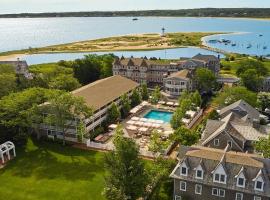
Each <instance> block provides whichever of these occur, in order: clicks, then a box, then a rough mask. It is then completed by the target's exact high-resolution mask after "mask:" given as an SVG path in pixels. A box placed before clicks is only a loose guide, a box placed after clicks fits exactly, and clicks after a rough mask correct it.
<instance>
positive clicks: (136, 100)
mask: <svg viewBox="0 0 270 200" xmlns="http://www.w3.org/2000/svg"><path fill="white" fill-rule="evenodd" d="M130 99H131V106H132V107H135V106H137V105H139V104H140V103H141V101H142V100H141V96H140V93H139V92H138V90H137V89H135V90H133V92H132V94H131V97H130Z"/></svg>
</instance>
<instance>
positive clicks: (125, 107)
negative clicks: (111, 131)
mask: <svg viewBox="0 0 270 200" xmlns="http://www.w3.org/2000/svg"><path fill="white" fill-rule="evenodd" d="M121 105H122V108H121V116H122V118H125V117H127V116H128V114H129V111H130V109H131V106H130V100H129V98H128V96H127V94H124V95H123V96H122V97H121Z"/></svg>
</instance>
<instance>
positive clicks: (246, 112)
mask: <svg viewBox="0 0 270 200" xmlns="http://www.w3.org/2000/svg"><path fill="white" fill-rule="evenodd" d="M239 109H240V112H238V113H239V114H240V113H241V115H242V118H243V120H245V121H251V122H252V121H253V120H254V119H255V120H259V118H260V113H259V112H258V111H257V110H256V109H255V108H253V107H252V106H251V105H249V104H248V103H247V102H245V101H244V100H239V101H236V102H234V103H232V104H231V105H229V106H226V107H224V108H222V109H221V110H220V112H219V114H220V115H221V116H224V115H226V114H228V113H229V112H232V111H236V110H239Z"/></svg>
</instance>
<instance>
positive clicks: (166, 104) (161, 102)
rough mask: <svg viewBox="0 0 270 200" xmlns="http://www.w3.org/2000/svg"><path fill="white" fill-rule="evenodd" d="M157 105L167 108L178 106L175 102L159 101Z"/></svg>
mask: <svg viewBox="0 0 270 200" xmlns="http://www.w3.org/2000/svg"><path fill="white" fill-rule="evenodd" d="M158 104H160V105H164V106H169V107H178V106H179V103H177V102H172V101H167V102H165V101H159V102H158Z"/></svg>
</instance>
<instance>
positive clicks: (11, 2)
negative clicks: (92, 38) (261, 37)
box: [0, 0, 270, 14]
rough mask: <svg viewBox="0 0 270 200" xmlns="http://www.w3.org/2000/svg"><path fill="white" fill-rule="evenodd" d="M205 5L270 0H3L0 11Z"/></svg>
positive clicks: (266, 3)
mask: <svg viewBox="0 0 270 200" xmlns="http://www.w3.org/2000/svg"><path fill="white" fill-rule="evenodd" d="M205 7H219V8H225V7H226V8H227V7H228V8H229V7H260V8H270V0H0V14H5V13H22V12H28V13H29V12H65V11H114V10H149V9H185V8H205Z"/></svg>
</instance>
